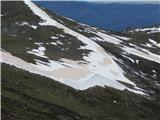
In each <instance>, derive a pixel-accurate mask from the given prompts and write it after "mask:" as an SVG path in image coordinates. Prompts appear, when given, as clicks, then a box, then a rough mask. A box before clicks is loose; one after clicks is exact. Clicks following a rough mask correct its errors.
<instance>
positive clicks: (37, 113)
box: [2, 64, 160, 120]
mask: <svg viewBox="0 0 160 120" xmlns="http://www.w3.org/2000/svg"><path fill="white" fill-rule="evenodd" d="M159 100H160V98H158V97H157V99H156V100H149V99H147V98H145V97H142V96H139V95H135V94H132V93H130V92H127V91H124V92H121V91H118V90H115V89H112V88H108V87H107V88H101V87H94V88H90V89H88V90H85V91H78V90H75V89H72V88H70V87H67V86H65V85H63V84H61V83H58V82H55V81H53V80H51V79H48V78H46V77H42V76H40V75H35V74H31V73H28V72H26V71H23V70H20V69H16V68H15V67H12V66H9V65H6V64H2V120H151V119H152V120H159V119H160V116H159V112H160V103H159ZM114 101H115V102H114Z"/></svg>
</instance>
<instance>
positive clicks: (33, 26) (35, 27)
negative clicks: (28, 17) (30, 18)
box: [30, 25, 38, 29]
mask: <svg viewBox="0 0 160 120" xmlns="http://www.w3.org/2000/svg"><path fill="white" fill-rule="evenodd" d="M30 27H32V28H33V29H37V27H38V26H36V25H30Z"/></svg>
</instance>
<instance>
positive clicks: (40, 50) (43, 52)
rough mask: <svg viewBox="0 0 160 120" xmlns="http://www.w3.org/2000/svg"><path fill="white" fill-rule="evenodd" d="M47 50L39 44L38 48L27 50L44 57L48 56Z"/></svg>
mask: <svg viewBox="0 0 160 120" xmlns="http://www.w3.org/2000/svg"><path fill="white" fill-rule="evenodd" d="M45 50H46V48H45V47H43V46H39V47H38V49H32V50H30V51H27V53H29V54H33V55H36V56H39V57H42V58H48V57H47V56H45Z"/></svg>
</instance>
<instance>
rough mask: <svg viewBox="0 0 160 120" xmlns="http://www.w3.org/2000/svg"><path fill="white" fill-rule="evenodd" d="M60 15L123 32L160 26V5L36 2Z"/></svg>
mask: <svg viewBox="0 0 160 120" xmlns="http://www.w3.org/2000/svg"><path fill="white" fill-rule="evenodd" d="M36 4H39V5H40V6H43V7H45V8H47V9H49V10H51V11H53V12H56V13H58V14H59V15H62V16H66V17H69V18H72V19H74V20H77V21H79V22H82V23H85V24H89V25H92V26H95V27H99V28H102V29H107V30H108V29H109V30H113V31H121V30H123V29H125V28H128V27H146V26H152V25H155V24H160V18H159V16H160V12H159V9H160V4H158V3H156V2H154V3H153V4H147V3H145V4H142V3H141V4H137V3H132V4H130V3H104V4H103V3H92V2H73V1H71V2H62V1H60V2H58V1H50V2H47V1H38V2H37V1H36Z"/></svg>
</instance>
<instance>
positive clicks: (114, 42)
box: [95, 32, 122, 44]
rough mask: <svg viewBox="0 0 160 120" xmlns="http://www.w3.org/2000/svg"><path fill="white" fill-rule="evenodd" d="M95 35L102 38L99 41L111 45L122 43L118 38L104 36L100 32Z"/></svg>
mask: <svg viewBox="0 0 160 120" xmlns="http://www.w3.org/2000/svg"><path fill="white" fill-rule="evenodd" d="M95 34H97V35H98V36H100V37H101V38H102V40H101V41H104V42H105V41H106V42H110V43H113V44H120V43H121V42H122V41H121V40H120V39H118V38H115V37H112V36H110V35H107V34H104V33H102V32H97V33H96V32H95Z"/></svg>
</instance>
